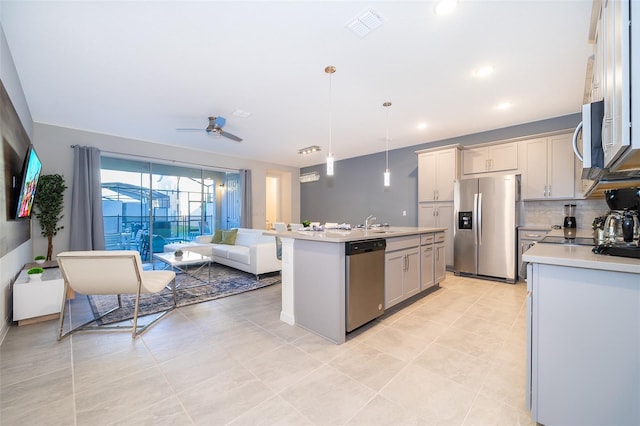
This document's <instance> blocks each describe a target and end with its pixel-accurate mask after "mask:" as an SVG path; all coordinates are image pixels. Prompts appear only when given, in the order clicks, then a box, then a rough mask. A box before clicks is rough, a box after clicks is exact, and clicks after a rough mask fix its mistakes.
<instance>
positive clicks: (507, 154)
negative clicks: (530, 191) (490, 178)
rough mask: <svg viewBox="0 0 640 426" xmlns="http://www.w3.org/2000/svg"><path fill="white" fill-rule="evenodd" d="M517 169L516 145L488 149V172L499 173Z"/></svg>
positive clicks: (506, 144)
mask: <svg viewBox="0 0 640 426" xmlns="http://www.w3.org/2000/svg"><path fill="white" fill-rule="evenodd" d="M517 168H518V144H517V143H504V144H500V145H493V146H490V147H489V171H492V172H499V171H504V170H516V169H517Z"/></svg>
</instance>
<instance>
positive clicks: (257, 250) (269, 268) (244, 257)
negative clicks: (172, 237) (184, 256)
mask: <svg viewBox="0 0 640 426" xmlns="http://www.w3.org/2000/svg"><path fill="white" fill-rule="evenodd" d="M263 232H264V231H263V230H261V229H246V228H238V235H237V236H236V242H235V244H234V245H229V244H215V243H212V242H211V239H212V238H213V235H200V236H198V237H196V240H195V241H193V242H188V243H175V244H166V245H165V246H164V251H165V252H166V253H171V252H174V251H176V250H178V249H181V250H189V251H193V252H196V253H200V254H202V255H205V256H212V258H213V261H214V262H217V263H221V264H223V265H227V266H231V267H232V268H236V269H240V270H241V271H245V272H249V273H251V274H255V275H256V276H258V275H260V274H266V273H268V272H275V271H280V270H281V269H282V266H281V261H280V260H278V258H277V257H276V239H275V237H273V236H270V235H263Z"/></svg>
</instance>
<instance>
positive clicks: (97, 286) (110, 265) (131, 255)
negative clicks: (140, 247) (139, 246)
mask: <svg viewBox="0 0 640 426" xmlns="http://www.w3.org/2000/svg"><path fill="white" fill-rule="evenodd" d="M57 261H58V266H59V267H60V271H61V272H62V277H63V279H64V292H63V297H62V308H61V310H60V323H59V326H58V340H60V339H62V338H63V337H64V336H67V335H69V334H71V333H74V332H76V331H79V330H82V329H88V328H91V329H96V328H99V327H102V328H107V329H113V328H120V329H123V328H124V329H131V330H132V338H136V337H137V336H139V335H140V334H142V333H143V332H144V331H146V330H147V328H149V327H150V326H151V325H153V324H155V323H156V322H157V321H158V320H160V319H161V318H162V317H164V316H165V315H166V314H168V313H169V312H170V311H171V310H173V308H175V301H176V300H175V297H176V295H175V283H174V285H173V286H172V288H173V302H174V303H173V307H172V308H171V309H168V310H166V311H164V312H162V313H161V314H160V315H158V316H157V317H156V318H155V319H154V320H153V321H151V322H150V323H148V324H147V325H141V326H138V308H139V302H140V294H142V293H157V292H159V291H161V290H162V289H164V288H165V287H166V286H167V285H169V284H170V283H171V282H172V281H173V280H174V279H175V276H176V274H175V273H174V272H173V271H144V270H143V269H142V262H141V260H140V254H139V253H138V252H137V251H134V250H94V251H69V252H64V253H60V254H58V256H57ZM69 288H71V289H73V290H74V291H76V292H78V293H82V294H85V295H96V294H115V295H118V307H116V308H114V309H111V310H110V311H108V312H107V313H105V314H104V315H101V316H100V317H98V318H94V319H92V320H91V321H87V322H85V323H84V324H81V325H79V326H77V327H76V328H71V329H70V330H69V331H67V332H66V333H64V334H63V333H62V329H63V326H64V315H65V306H66V304H67V303H66V301H67V300H66V295H67V291H68V289H69ZM121 294H135V295H136V301H135V307H134V312H133V327H125V326H89V324H91V323H93V322H96V321H97V320H99V319H100V318H102V317H104V316H105V315H107V314H109V313H111V312H113V311H115V310H116V309H119V308H121V307H122V304H121V300H120V295H121Z"/></svg>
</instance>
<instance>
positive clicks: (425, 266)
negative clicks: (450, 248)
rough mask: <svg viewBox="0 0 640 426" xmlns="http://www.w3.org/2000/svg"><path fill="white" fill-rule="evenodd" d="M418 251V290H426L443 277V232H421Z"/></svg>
mask: <svg viewBox="0 0 640 426" xmlns="http://www.w3.org/2000/svg"><path fill="white" fill-rule="evenodd" d="M420 253H421V258H420V290H426V289H428V288H430V287H433V286H434V285H436V284H438V283H439V282H440V281H442V280H444V278H445V272H446V269H445V233H444V232H436V233H434V234H423V235H422V236H421V239H420Z"/></svg>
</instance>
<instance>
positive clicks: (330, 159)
mask: <svg viewBox="0 0 640 426" xmlns="http://www.w3.org/2000/svg"><path fill="white" fill-rule="evenodd" d="M324 72H325V73H327V74H329V153H328V154H327V176H333V153H332V151H331V118H332V117H331V113H332V109H331V101H332V90H331V89H332V88H331V75H333V73H334V72H336V67H334V66H333V65H329V66H327V67H325V69H324Z"/></svg>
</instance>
